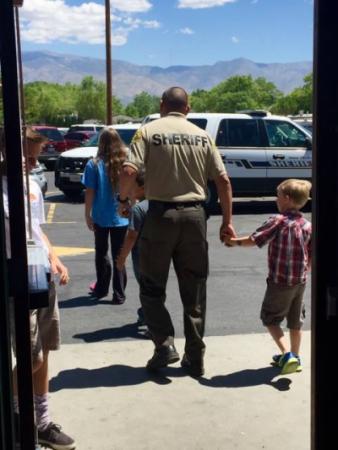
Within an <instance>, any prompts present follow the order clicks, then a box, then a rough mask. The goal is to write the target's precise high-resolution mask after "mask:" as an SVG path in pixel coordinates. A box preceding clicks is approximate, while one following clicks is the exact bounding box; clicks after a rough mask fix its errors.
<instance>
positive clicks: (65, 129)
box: [58, 127, 68, 136]
mask: <svg viewBox="0 0 338 450" xmlns="http://www.w3.org/2000/svg"><path fill="white" fill-rule="evenodd" d="M58 130H59V131H60V133H61V134H62V136H64V135H65V134H66V133H68V128H65V127H58Z"/></svg>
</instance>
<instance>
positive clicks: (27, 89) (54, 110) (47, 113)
mask: <svg viewBox="0 0 338 450" xmlns="http://www.w3.org/2000/svg"><path fill="white" fill-rule="evenodd" d="M77 92H78V87H77V86H76V85H73V84H70V83H68V84H66V85H61V84H56V83H55V84H54V83H46V82H42V81H38V82H34V83H27V84H26V85H25V86H24V96H25V118H26V122H27V123H31V124H37V123H45V124H49V125H63V124H64V123H65V121H66V119H67V117H69V116H71V115H74V111H75V100H76V96H77Z"/></svg>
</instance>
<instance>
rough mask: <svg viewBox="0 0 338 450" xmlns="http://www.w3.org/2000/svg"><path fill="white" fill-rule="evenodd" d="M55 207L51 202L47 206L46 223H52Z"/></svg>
mask: <svg viewBox="0 0 338 450" xmlns="http://www.w3.org/2000/svg"><path fill="white" fill-rule="evenodd" d="M55 208H56V203H51V204H50V206H49V209H48V214H47V223H52V222H53V217H54V213H55Z"/></svg>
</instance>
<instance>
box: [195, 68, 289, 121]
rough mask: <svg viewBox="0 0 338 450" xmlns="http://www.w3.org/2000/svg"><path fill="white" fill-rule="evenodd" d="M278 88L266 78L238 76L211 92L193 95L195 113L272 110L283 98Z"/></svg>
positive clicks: (201, 91) (199, 92)
mask: <svg viewBox="0 0 338 450" xmlns="http://www.w3.org/2000/svg"><path fill="white" fill-rule="evenodd" d="M281 95H282V94H281V92H280V91H279V90H278V89H277V88H276V86H275V85H274V84H273V83H271V82H269V81H267V80H266V79H265V78H257V79H253V78H252V77H251V75H236V76H233V77H230V78H228V79H227V80H224V81H222V82H221V83H219V84H218V85H216V86H215V87H213V88H212V89H210V91H204V90H198V91H195V92H193V93H192V95H191V104H192V108H193V110H194V111H209V112H230V113H231V112H236V111H240V110H243V109H268V110H269V109H270V108H271V106H272V105H273V104H274V103H275V101H276V99H278V98H279V97H281Z"/></svg>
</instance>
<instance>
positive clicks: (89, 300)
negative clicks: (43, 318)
mask: <svg viewBox="0 0 338 450" xmlns="http://www.w3.org/2000/svg"><path fill="white" fill-rule="evenodd" d="M111 304H112V302H111V300H102V299H100V300H98V299H97V298H95V297H91V296H90V295H88V296H86V297H84V296H81V297H74V298H70V299H69V300H62V301H59V308H61V309H68V308H81V307H83V306H97V305H111Z"/></svg>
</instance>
